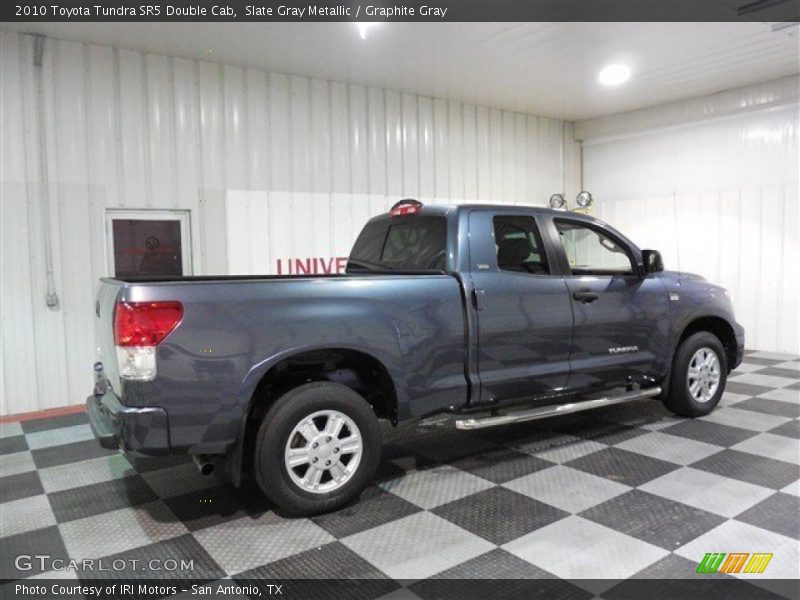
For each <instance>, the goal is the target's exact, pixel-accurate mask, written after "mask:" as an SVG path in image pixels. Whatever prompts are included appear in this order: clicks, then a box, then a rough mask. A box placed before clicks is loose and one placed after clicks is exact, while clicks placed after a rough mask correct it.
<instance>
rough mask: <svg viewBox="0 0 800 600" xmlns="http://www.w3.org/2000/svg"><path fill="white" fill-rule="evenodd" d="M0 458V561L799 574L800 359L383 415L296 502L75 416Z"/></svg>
mask: <svg viewBox="0 0 800 600" xmlns="http://www.w3.org/2000/svg"><path fill="white" fill-rule="evenodd" d="M0 476H1V477H0V502H1V503H0V538H1V539H0V544H2V547H3V552H2V562H1V564H0V579H18V578H31V577H57V578H61V577H78V575H77V574H75V573H74V572H65V571H50V572H47V571H44V572H43V571H42V569H39V568H38V567H37V566H35V565H34V567H32V568H31V569H30V570H20V569H17V568H16V566H15V564H14V560H13V557H15V556H18V555H20V554H42V553H46V554H49V555H51V556H54V557H62V558H75V559H89V558H108V559H110V558H112V557H113V558H127V559H134V558H137V557H139V558H142V559H144V558H147V559H151V558H158V557H164V558H173V559H178V560H180V559H181V558H191V559H193V561H194V570H193V571H192V572H191V573H189V574H187V575H186V576H187V577H192V578H202V579H209V580H215V579H223V578H232V579H234V580H235V579H247V578H269V579H276V578H281V577H283V578H305V577H314V578H330V579H340V578H362V579H370V580H374V581H375V583H374V585H369V586H366V587H364V588H363V589H362V591H363V592H364V593H365V594H366V596H367V597H381V596H385V597H387V598H395V597H397V598H400V597H403V598H409V597H410V598H415V597H421V598H433V597H438V595H439V592H438V590H439V587H438V585H439V584H437V582H440V581H441V580H452V579H465V578H469V579H493V578H498V579H504V580H512V579H523V578H536V579H541V580H542V581H543V583H542V586H543V587H542V588H541V589H542V590H543V594H544V596H545V597H551V596H560V597H565V598H584V597H588V598H591V597H602V598H617V597H630V594H631V593H632V594H635V590H636V589H637V588H636V581H638V580H643V579H649V578H658V579H672V580H675V581H676V582H679V580H684V579H686V578H692V577H695V576H696V575H695V569H696V567H697V564H698V562H699V561H700V560H701V559H702V558H703V556H704V555H705V553H706V552H724V551H731V552H734V551H738V552H743V551H744V552H771V553H773V559H772V562H771V563H770V564H769V567H768V569H767V571H766V572H765V573H764V574H763V575H761V576H759V577H760V579H758V580H755V579H753V580H752V582H753V583H754V584H757V585H759V586H761V587H757V588H756V587H754V588H753V589H754V590H756V591H758V594H762V593H763V594H767V596H764V597H769V592H768V591H767V590H766V589H765V587H766V588H768V587H769V586H768V585H765V583H764V582H766V581H767V580H768V579H769V578H778V579H784V580H785V579H798V578H800V359H797V358H796V357H791V356H782V355H774V354H768V353H761V352H748V353H747V354H746V356H745V361H744V362H743V364H742V366H741V367H740V368H739V369H737V371H736V372H734V373H733V374H732V375H731V377H730V378H729V383H728V388H727V391H726V393H725V395H724V397H723V400H722V403H721V405H720V407H718V409H717V410H716V411H715V412H714V413H713V414H712V415H710V416H708V417H704V418H701V419H695V420H691V419H681V418H676V417H674V416H673V415H671V414H670V413H669V412H668V411H666V410H665V409H664V408H663V407H662V406H661V405H660V404H659V403H658V402H654V401H643V402H640V403H634V404H632V405H626V406H618V407H609V408H607V409H600V410H596V411H590V412H587V413H581V414H578V415H569V416H564V417H559V418H557V419H554V420H549V421H542V422H537V423H527V424H518V425H514V426H509V427H503V428H495V429H490V430H482V431H478V432H470V433H466V432H459V431H456V430H454V429H453V426H452V419H450V418H437V419H433V420H429V421H426V422H422V423H419V424H417V425H415V426H413V427H406V428H400V429H398V430H391V429H389V428H387V429H386V435H385V447H384V458H383V463H382V465H381V468H380V470H379V478H378V479H377V480H376V481H375V483H374V485H372V486H371V487H370V488H369V489H368V490H367V491H366V492H365V493H364V494H363V496H362V498H361V499H360V501H359V502H357V503H355V504H353V505H351V506H348V507H346V508H344V509H342V510H339V511H337V512H335V513H332V514H327V515H321V516H317V517H313V518H310V519H291V518H285V517H283V516H281V515H280V514H278V513H276V512H275V511H273V510H272V507H271V506H270V505H269V504H268V502H267V501H266V500H264V498H263V497H262V496H261V495H260V494H259V493H258V491H257V490H256V489H255V488H254V486H252V485H245V486H244V487H243V488H240V489H237V488H234V487H232V486H230V485H228V484H226V483H225V482H224V481H222V480H221V479H216V478H203V477H201V476H200V475H199V474H198V473H197V471H196V468H195V467H194V465H193V464H191V463H189V462H187V461H186V460H185V459H183V458H171V459H166V460H164V459H137V460H135V461H129V460H128V459H127V458H126V457H124V456H123V455H121V454H119V453H116V452H110V451H106V450H103V449H101V448H100V447H99V446H98V445H97V444H96V443H95V441H94V440H93V438H92V434H91V431H90V429H89V425H88V424H87V421H86V416H85V415H83V414H78V415H70V416H64V417H55V418H50V419H41V420H31V421H25V422H22V423H10V424H4V425H1V426H0ZM91 576H92V574H91V573H82V574H80V578H89V577H91ZM115 576H117V577H142V576H146V577H149V578H152V577H157V576H159V575H157V574H154V573H151V572H146V573H140V572H134V571H132V572H123V573H118V574H116V575H115ZM162 576H163V575H162ZM172 576H175V575H174V574H172ZM744 577H751V576H744ZM584 580H586V581H589V580H591V585H589V584H586V585H583V584H582V581H584ZM620 580H622V582H621V583H620ZM598 581H599V583H598ZM602 581H608V585H603V583H602ZM505 584H506V589H507V591H509V593H510V594H511V595H513V592H514V586H513V582H511V583H509V582H508V581H506V582H505ZM465 585H468V583H465ZM584 588H586V589H584ZM465 590H466V588H465ZM758 594H755V593H754V595H753V596H752V597H761V596H759V595H758ZM344 597H346V596H344Z"/></svg>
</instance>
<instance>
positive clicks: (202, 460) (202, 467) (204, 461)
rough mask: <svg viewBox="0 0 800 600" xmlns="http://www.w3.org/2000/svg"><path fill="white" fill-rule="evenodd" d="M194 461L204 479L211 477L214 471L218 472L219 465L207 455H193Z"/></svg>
mask: <svg viewBox="0 0 800 600" xmlns="http://www.w3.org/2000/svg"><path fill="white" fill-rule="evenodd" d="M192 460H193V461H194V464H195V466H196V467H197V470H198V471H200V475H202V476H203V477H211V476H212V475H213V474H214V471H216V470H217V465H216V464H214V462H213V461H212V460H211V457H209V456H208V455H206V454H194V455H192Z"/></svg>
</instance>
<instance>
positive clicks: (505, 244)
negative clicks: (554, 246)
mask: <svg viewBox="0 0 800 600" xmlns="http://www.w3.org/2000/svg"><path fill="white" fill-rule="evenodd" d="M494 243H495V246H496V249H497V267H498V268H499V269H502V270H503V271H516V272H518V273H533V274H535V275H548V274H549V273H550V268H549V267H548V265H547V256H546V255H545V252H544V246H543V245H542V238H541V237H540V236H539V230H538V229H537V227H536V221H534V219H533V217H517V216H501V217H495V218H494Z"/></svg>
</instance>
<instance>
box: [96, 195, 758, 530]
mask: <svg viewBox="0 0 800 600" xmlns="http://www.w3.org/2000/svg"><path fill="white" fill-rule="evenodd" d="M96 312H97V317H98V319H99V331H100V334H101V338H102V339H101V343H100V347H101V352H102V357H101V358H102V362H98V363H96V364H95V367H94V369H95V387H94V393H93V394H92V395H91V396H89V397H88V399H87V408H88V413H89V417H90V422H91V425H92V428H93V430H94V433H95V435H96V437H97V438H98V439H99V441H100V443H101V444H102V445H103V446H105V447H108V448H118V447H119V448H121V449H122V450H123V451H125V452H133V453H143V454H148V455H159V454H190V455H193V457H194V458H195V461H196V462H197V464H198V466H199V467H200V469H201V471H202V472H209V471H211V470H212V469H213V467H214V465H215V464H224V466H225V468H226V469H227V471H228V473H229V476H230V478H231V480H232V481H233V482H234V483H235V484H237V485H238V484H239V483H240V481H241V480H242V478H243V477H244V476H247V475H251V474H252V475H254V476H255V479H256V480H257V482H258V485H259V486H260V487H261V489H262V490H263V492H264V493H265V494H266V495H267V496H268V497H269V498H270V499H271V500H272V501H273V502H274V503H275V504H277V505H278V506H280V507H282V508H283V509H284V510H286V511H288V512H291V513H295V514H310V513H317V512H322V511H327V510H331V509H333V508H336V507H339V506H341V505H342V504H344V503H346V502H349V501H351V500H353V499H354V498H355V497H356V496H357V495H358V494H359V493H360V491H361V490H362V489H363V488H364V486H365V485H366V484H367V483H368V482H369V481H370V479H371V477H372V476H373V473H374V471H375V468H376V466H377V465H378V462H379V458H380V451H381V440H380V427H379V424H378V420H379V419H388V420H389V421H391V422H392V423H393V424H397V423H400V422H403V421H409V420H411V419H418V418H421V417H425V416H429V415H433V414H435V413H442V412H452V413H458V414H459V415H461V417H460V418H459V420H457V421H456V427H458V428H461V429H476V428H481V427H489V426H502V425H503V424H505V423H512V422H519V421H526V420H534V419H540V418H545V417H549V416H553V415H559V414H564V413H568V412H576V411H580V410H585V409H589V408H594V407H596V406H604V405H609V404H618V403H623V402H629V401H634V400H639V399H642V398H648V397H652V398H656V397H658V398H660V399H661V400H662V401H663V402H664V404H665V405H666V406H667V407H668V408H669V409H670V410H672V411H673V412H675V413H677V414H679V415H683V416H688V417H695V416H700V415H706V414H708V413H709V412H711V411H712V410H713V409H714V407H715V406H716V405H717V403H718V402H719V399H720V396H721V395H722V392H723V390H724V388H725V381H726V377H727V375H728V373H729V372H730V371H731V370H732V369H733V368H735V367H736V366H737V365H738V364H739V362H740V361H741V358H742V353H743V345H744V331H743V329H742V327H741V326H740V325H738V324H737V323H736V321H735V319H734V316H733V310H732V307H731V302H730V299H729V298H728V295H727V293H726V291H725V290H724V289H722V288H720V287H718V286H715V285H712V284H709V283H707V282H706V281H704V280H703V279H702V278H701V277H698V276H696V275H688V274H683V273H675V272H667V271H664V270H663V266H662V261H661V256H660V254H659V253H658V252H656V251H653V250H640V249H639V248H637V247H636V245H635V244H633V243H632V242H631V241H630V240H628V239H627V238H626V237H625V236H624V235H622V234H621V233H619V232H618V231H616V230H614V229H613V228H612V227H610V226H608V225H606V224H604V223H602V222H601V221H599V220H597V219H595V218H592V217H589V216H586V215H581V214H576V213H572V212H566V211H557V210H550V209H543V208H527V207H519V206H485V205H464V206H441V205H436V206H423V205H422V204H421V203H419V202H417V201H415V200H405V201H401V202H399V203H398V204H396V205H395V206H394V207H393V209H392V210H391V211H390V212H389V213H388V214H384V215H381V216H378V217H375V218H374V219H372V220H370V221H369V222H368V223H367V224H366V226H365V227H364V229H363V230H362V232H361V234H360V235H359V237H358V239H357V241H356V243H355V246H354V247H353V250H352V252H351V254H350V257H349V261H348V264H347V269H346V273H345V274H343V275H329V276H308V277H306V276H296V277H286V276H259V277H186V278H177V279H162V280H153V279H150V280H146V281H143V280H139V281H137V280H134V279H125V280H121V279H103V280H102V282H101V286H100V289H99V293H98V299H97V304H96Z"/></svg>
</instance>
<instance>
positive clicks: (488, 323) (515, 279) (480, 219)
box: [469, 211, 572, 403]
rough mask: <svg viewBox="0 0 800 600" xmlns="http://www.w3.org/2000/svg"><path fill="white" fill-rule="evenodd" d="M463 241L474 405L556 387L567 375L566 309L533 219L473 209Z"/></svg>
mask: <svg viewBox="0 0 800 600" xmlns="http://www.w3.org/2000/svg"><path fill="white" fill-rule="evenodd" d="M469 240H470V271H471V278H472V286H473V296H472V304H473V306H472V309H473V310H475V314H476V316H477V324H478V326H477V329H478V349H477V355H478V361H477V362H478V373H479V376H480V385H481V392H480V396H479V397H480V402H481V403H495V402H502V401H505V400H515V399H521V398H527V397H531V396H538V395H544V394H548V393H553V392H558V391H561V390H562V389H563V388H564V386H565V385H566V383H567V378H568V376H569V353H570V340H571V337H572V307H571V302H570V298H569V295H568V294H567V289H566V286H565V284H564V279H563V278H562V277H560V276H557V275H551V264H552V258H553V257H552V256H548V250H547V249H546V248H545V247H544V246H543V245H542V237H541V235H540V233H539V227H538V224H537V222H536V219H535V218H534V217H533V216H532V215H531V214H524V213H523V212H513V211H509V212H508V213H505V214H504V213H503V212H500V213H497V212H494V213H490V212H487V211H474V212H472V213H470V216H469ZM550 253H551V254H552V250H550Z"/></svg>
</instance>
